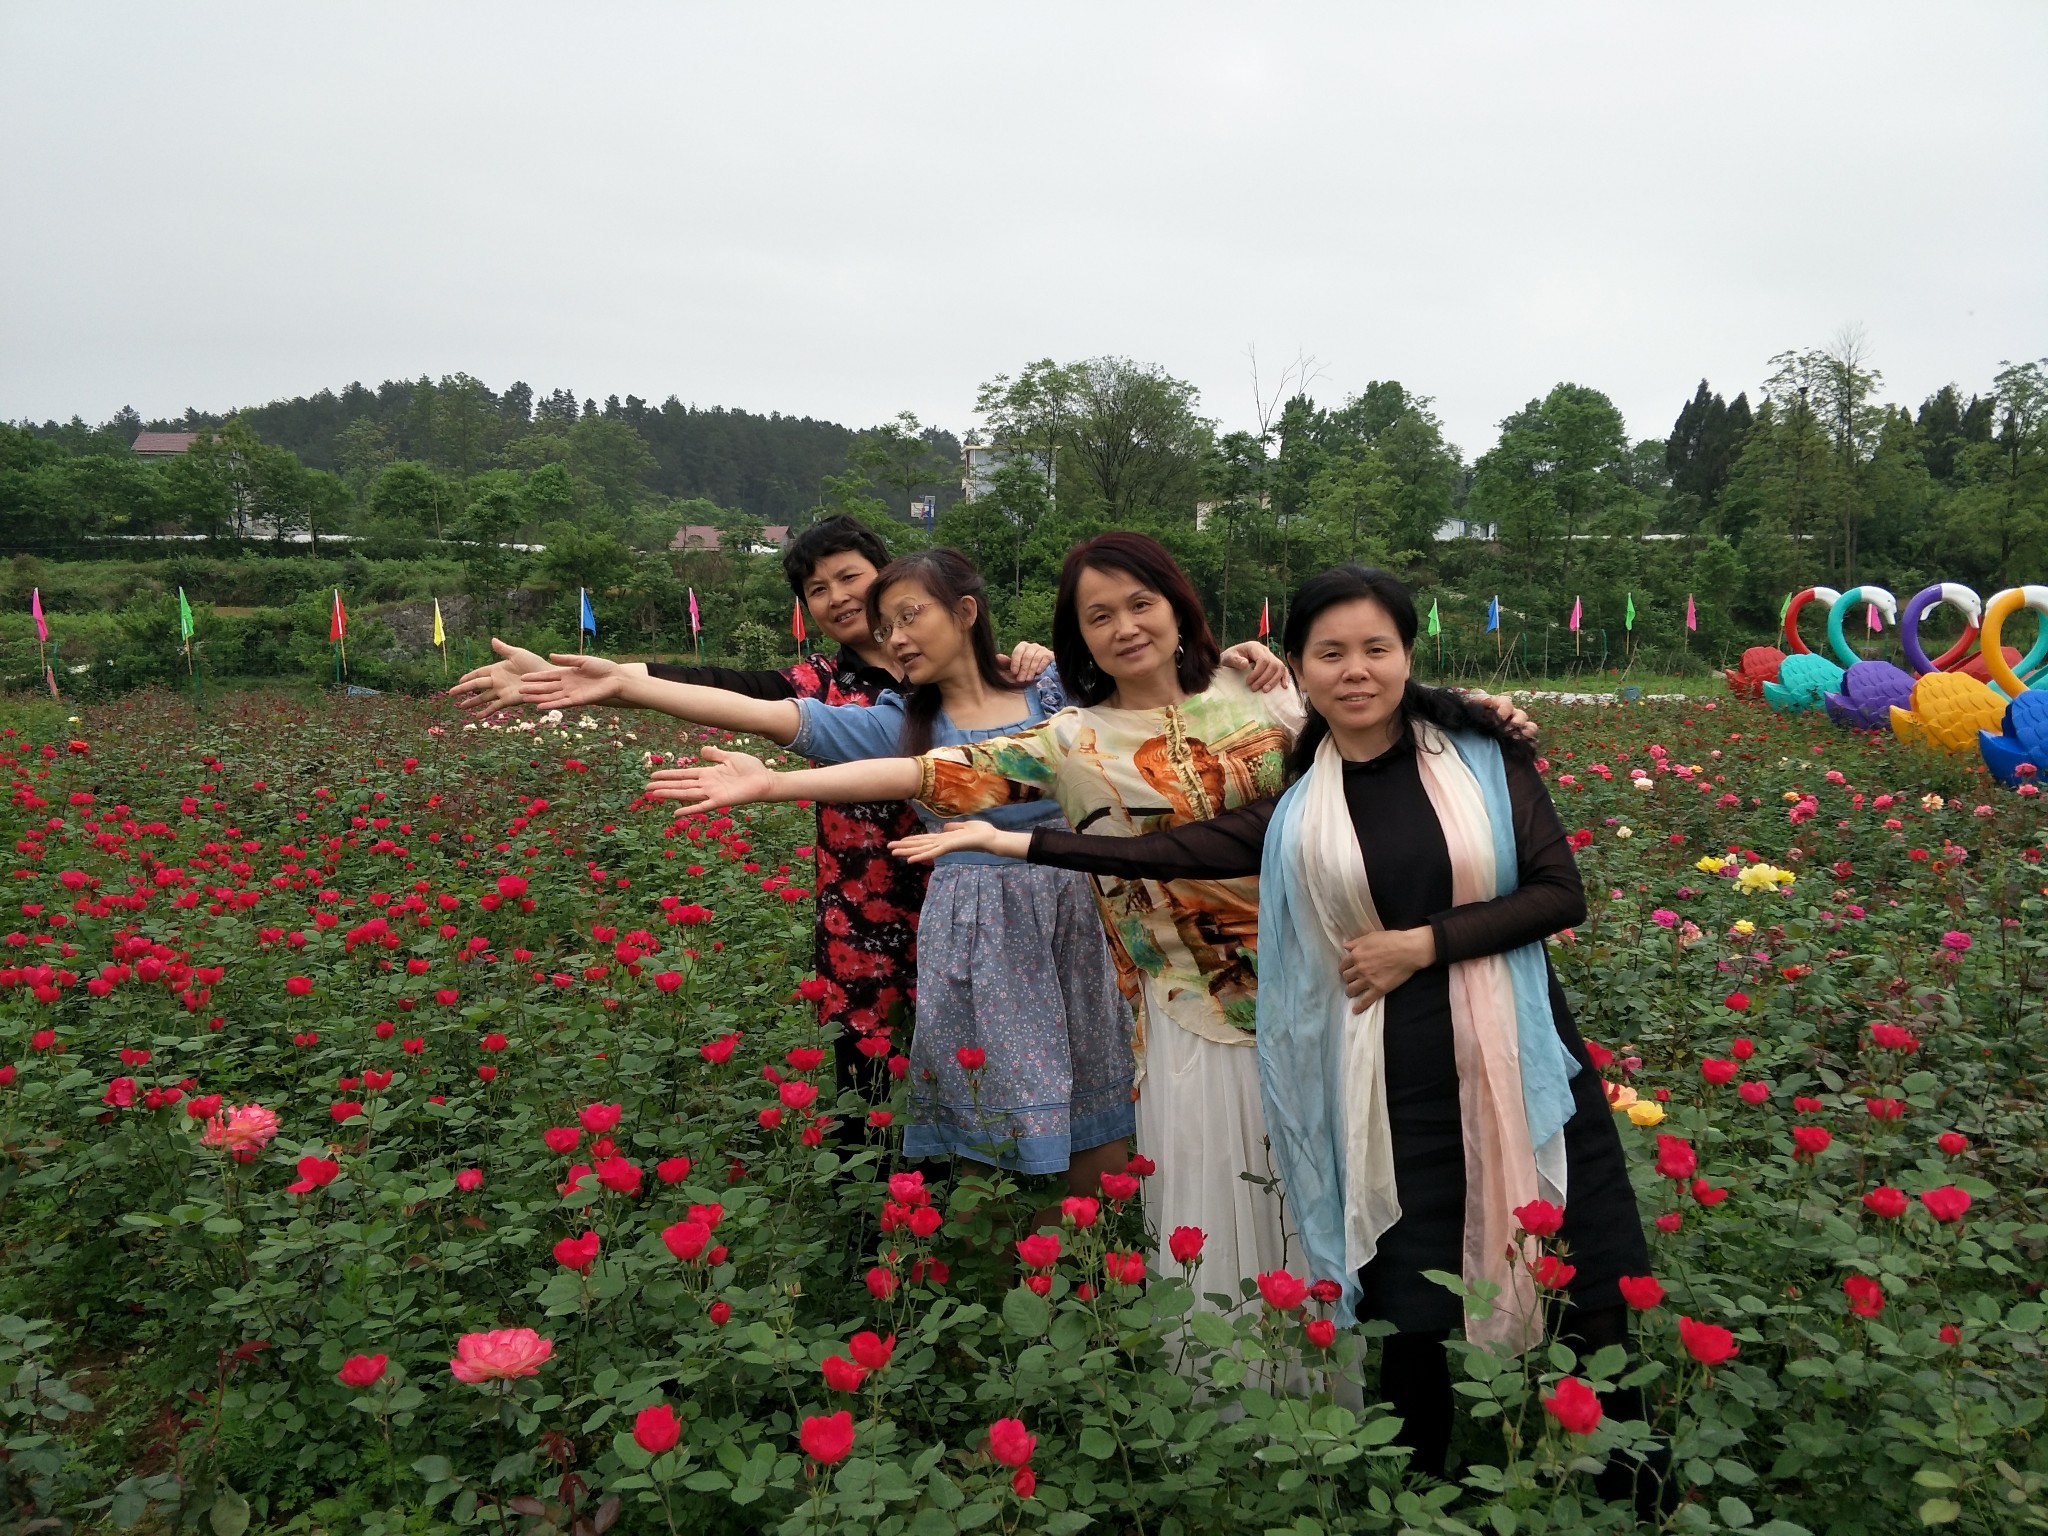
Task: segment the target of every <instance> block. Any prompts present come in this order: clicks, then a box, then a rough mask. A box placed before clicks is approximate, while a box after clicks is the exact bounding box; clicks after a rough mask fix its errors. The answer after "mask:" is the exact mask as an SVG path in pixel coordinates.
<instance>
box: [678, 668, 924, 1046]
mask: <svg viewBox="0 0 2048 1536" xmlns="http://www.w3.org/2000/svg"><path fill="white" fill-rule="evenodd" d="M647 672H648V675H649V676H650V677H659V678H664V679H666V680H667V681H669V682H676V683H696V684H699V685H701V686H704V687H709V688H723V689H725V690H726V691H727V692H728V693H738V694H744V695H745V696H746V697H748V698H753V699H816V700H818V701H819V702H821V703H824V704H873V703H874V702H875V701H876V700H877V699H879V698H880V697H881V696H882V695H883V694H884V693H889V692H893V691H894V690H895V689H896V688H898V687H900V686H901V684H900V683H898V681H897V679H896V677H895V676H894V674H892V673H890V672H889V671H887V670H886V669H884V668H882V667H871V666H868V665H866V664H865V663H864V662H862V661H861V659H860V658H859V657H858V656H855V655H854V654H853V653H852V652H850V651H843V652H841V653H840V654H839V656H838V657H836V658H833V657H827V656H822V655H811V656H806V657H805V658H804V659H803V660H801V661H799V662H797V663H796V664H795V665H794V666H790V667H784V668H783V669H781V670H780V671H772V672H771V671H747V670H742V669H737V668H732V667H682V666H670V665H668V664H666V663H663V662H652V663H650V664H649V665H648V668H647ZM817 816H818V836H817V843H816V855H817V860H818V924H817V932H816V948H815V955H816V965H817V968H818V976H819V978H820V979H821V980H823V981H824V983H825V996H824V998H823V999H822V1000H821V1001H820V1003H819V1005H818V1014H819V1017H820V1018H821V1019H822V1020H823V1021H824V1022H826V1023H828V1024H843V1025H845V1026H846V1027H847V1028H849V1029H852V1030H854V1031H856V1032H858V1033H861V1034H866V1033H868V1032H870V1031H872V1030H875V1029H879V1028H882V1027H883V1026H885V1025H887V1024H888V1023H889V1015H890V1012H891V1010H892V1009H897V1008H901V1009H908V1008H909V1007H910V1006H911V997H912V988H913V987H914V985H915V983H916V980H917V918H918V913H919V911H920V910H921V909H922V908H923V906H924V888H925V881H926V879H927V871H926V870H924V869H923V868H922V867H920V866H918V865H914V864H905V863H903V862H902V861H901V860H900V859H897V858H894V857H893V856H891V854H890V852H889V844H890V843H891V842H892V841H894V840H895V839H897V838H901V837H910V836H912V835H914V834H915V833H917V832H918V831H920V830H922V829H921V827H920V824H919V822H918V819H917V813H916V812H915V811H913V810H912V809H911V808H910V806H909V805H907V804H906V803H905V802H903V801H901V800H880V801H866V802H862V803H860V804H855V805H826V804H824V803H822V802H820V804H819V805H818V808H817Z"/></svg>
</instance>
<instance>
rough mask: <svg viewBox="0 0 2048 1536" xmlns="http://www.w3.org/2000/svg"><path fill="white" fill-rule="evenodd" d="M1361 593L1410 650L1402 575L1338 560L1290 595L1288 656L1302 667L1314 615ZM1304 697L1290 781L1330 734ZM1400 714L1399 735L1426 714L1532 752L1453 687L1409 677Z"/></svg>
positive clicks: (1410, 613)
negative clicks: (1303, 717)
mask: <svg viewBox="0 0 2048 1536" xmlns="http://www.w3.org/2000/svg"><path fill="white" fill-rule="evenodd" d="M1362 598H1365V599H1370V600H1371V601H1373V602H1375V603H1378V604H1379V605H1380V606H1381V607H1382V608H1384V609H1386V610H1387V612H1388V613H1389V614H1390V615H1391V616H1392V617H1393V620H1394V632H1395V633H1396V634H1397V635H1399V636H1400V637H1401V649H1402V650H1404V651H1408V652H1410V653H1411V654H1412V653H1413V651H1414V650H1415V633H1416V629H1417V625H1416V622H1415V599H1414V598H1413V597H1411V596H1410V595H1409V593H1408V588H1407V587H1406V586H1405V585H1403V584H1402V581H1401V579H1400V577H1398V576H1396V575H1394V574H1393V573H1392V572H1391V571H1383V570H1380V569H1379V568H1378V567H1376V566H1369V565H1340V566H1337V567H1336V568H1335V569H1333V570H1327V571H1324V572H1323V573H1322V574H1321V575H1320V576H1312V577H1310V578H1309V579H1308V580H1307V581H1306V582H1304V583H1303V584H1302V588H1301V590H1300V591H1299V592H1296V593H1295V594H1294V596H1293V597H1292V598H1291V599H1289V600H1288V604H1287V626H1286V629H1285V630H1284V631H1283V632H1282V634H1281V637H1280V648H1281V650H1283V651H1284V652H1286V655H1287V660H1288V662H1289V663H1290V664H1291V665H1292V666H1293V667H1294V668H1295V669H1296V670H1297V671H1299V670H1300V667H1301V657H1302V653H1303V652H1304V651H1305V650H1307V649H1308V637H1309V631H1310V630H1312V629H1313V628H1314V627H1315V622H1316V620H1317V619H1319V618H1321V617H1322V616H1323V614H1325V613H1327V612H1328V611H1329V610H1330V609H1332V608H1335V607H1337V606H1338V605H1339V604H1341V603H1355V602H1358V601H1359V600H1360V599H1362ZM1302 702H1303V704H1304V705H1305V706H1306V707H1307V709H1308V720H1307V722H1306V723H1305V724H1304V725H1303V726H1302V728H1301V734H1300V735H1299V736H1298V737H1296V738H1295V742H1294V750H1293V751H1292V752H1290V753H1288V755H1287V777H1288V779H1289V780H1290V781H1292V780H1294V779H1298V778H1300V777H1301V776H1302V775H1303V774H1305V773H1307V772H1308V770H1309V769H1310V767H1311V766H1313V765H1314V763H1315V760H1316V748H1317V747H1319V746H1321V745H1322V741H1323V738H1324V737H1325V736H1327V735H1329V734H1330V727H1329V723H1328V722H1327V721H1325V720H1324V719H1323V717H1322V716H1321V715H1319V714H1317V713H1316V707H1315V706H1314V705H1313V704H1309V703H1308V701H1307V698H1306V696H1304V697H1303V700H1302ZM1396 719H1397V720H1398V722H1399V724H1400V730H1401V735H1407V734H1409V733H1410V732H1412V731H1413V729H1414V726H1415V722H1416V721H1418V720H1427V721H1428V722H1429V723H1430V724H1431V725H1434V726H1436V727H1437V728H1438V729H1439V730H1445V731H1476V732H1477V733H1478V734H1480V735H1482V736H1489V737H1491V738H1492V739H1493V740H1495V741H1497V742H1499V743H1500V746H1501V750H1502V751H1503V752H1509V753H1514V754H1517V755H1520V756H1527V755H1528V751H1529V749H1528V746H1527V745H1526V744H1525V743H1524V742H1523V741H1522V739H1521V738H1520V737H1518V736H1516V735H1514V734H1513V733H1512V732H1510V731H1509V730H1508V727H1507V724H1506V722H1505V721H1503V720H1502V719H1501V718H1500V716H1499V715H1497V714H1495V713H1494V712H1493V711H1492V710H1491V709H1489V708H1487V706H1485V705H1484V704H1475V703H1474V702H1473V701H1472V700H1470V699H1468V698H1466V697H1465V695H1463V694H1462V693H1457V692H1454V691H1452V690H1451V689H1449V688H1432V687H1430V686H1429V685H1428V684H1426V683H1418V682H1417V681H1415V679H1414V678H1413V677H1410V678H1409V679H1408V685H1407V687H1406V688H1404V689H1403V690H1402V692H1401V706H1400V711H1399V713H1398V715H1397V716H1396ZM1396 739H1399V738H1398V737H1397V738H1396Z"/></svg>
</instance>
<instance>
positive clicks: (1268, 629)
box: [1259, 597, 1273, 640]
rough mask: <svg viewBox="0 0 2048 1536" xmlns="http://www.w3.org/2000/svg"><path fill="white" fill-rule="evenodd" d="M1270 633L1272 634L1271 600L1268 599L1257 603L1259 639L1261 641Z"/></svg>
mask: <svg viewBox="0 0 2048 1536" xmlns="http://www.w3.org/2000/svg"><path fill="white" fill-rule="evenodd" d="M1271 633H1273V599H1271V598H1270V597H1268V598H1265V599H1263V600H1262V601H1261V602H1260V603H1259V638H1260V639H1261V640H1263V639H1265V638H1266V636H1268V635H1270V634H1271Z"/></svg>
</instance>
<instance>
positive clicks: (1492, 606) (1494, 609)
mask: <svg viewBox="0 0 2048 1536" xmlns="http://www.w3.org/2000/svg"><path fill="white" fill-rule="evenodd" d="M1499 628H1500V594H1499V593H1497V592H1496V593H1495V594H1494V597H1493V601H1492V602H1490V603H1488V604H1487V605H1486V632H1487V633H1488V634H1492V633H1493V632H1494V631H1495V630H1496V629H1499Z"/></svg>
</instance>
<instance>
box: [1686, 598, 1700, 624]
mask: <svg viewBox="0 0 2048 1536" xmlns="http://www.w3.org/2000/svg"><path fill="white" fill-rule="evenodd" d="M1685 627H1686V628H1687V629H1698V628H1699V627H1700V611H1699V609H1698V608H1696V607H1694V606H1693V601H1692V594H1691V593H1690V592H1688V593H1686V594H1685Z"/></svg>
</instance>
